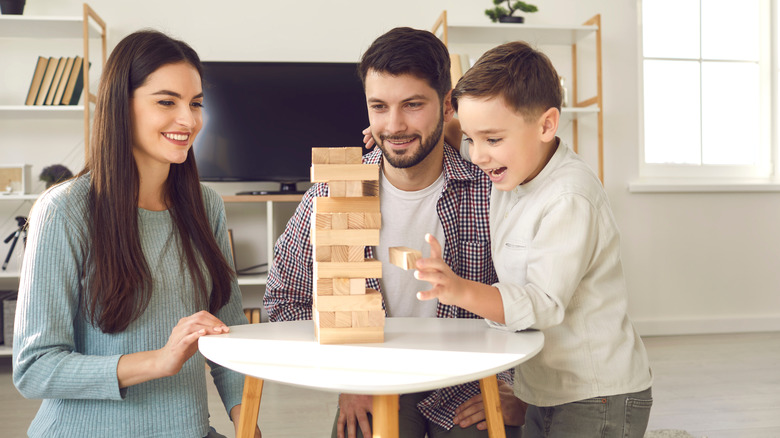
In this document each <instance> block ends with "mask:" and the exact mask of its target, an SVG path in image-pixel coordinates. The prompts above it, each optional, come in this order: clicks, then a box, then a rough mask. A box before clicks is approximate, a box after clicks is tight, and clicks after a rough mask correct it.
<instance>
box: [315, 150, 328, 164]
mask: <svg viewBox="0 0 780 438" xmlns="http://www.w3.org/2000/svg"><path fill="white" fill-rule="evenodd" d="M329 163H330V150H329V148H311V164H329Z"/></svg>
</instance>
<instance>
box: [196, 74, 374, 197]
mask: <svg viewBox="0 0 780 438" xmlns="http://www.w3.org/2000/svg"><path fill="white" fill-rule="evenodd" d="M203 64H204V72H203V94H204V99H203V100H204V107H203V120H204V125H203V129H202V130H201V132H200V134H199V135H198V137H197V138H196V139H195V143H194V152H195V159H196V161H197V164H198V172H199V173H200V179H201V180H203V181H262V182H278V183H280V184H281V190H280V191H279V192H262V193H280V192H283V193H292V192H295V190H296V187H295V183H296V182H301V181H309V168H310V166H311V148H312V147H345V146H362V145H363V141H362V139H363V135H362V133H361V131H362V130H363V129H364V128H366V127H367V126H368V113H367V109H366V99H365V94H364V92H363V85H362V84H361V82H360V78H359V77H358V74H357V64H355V63H322V62H311V63H308V62H216V61H206V62H204V63H203ZM364 152H365V151H364Z"/></svg>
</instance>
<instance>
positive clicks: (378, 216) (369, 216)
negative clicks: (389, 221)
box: [364, 212, 382, 230]
mask: <svg viewBox="0 0 780 438" xmlns="http://www.w3.org/2000/svg"><path fill="white" fill-rule="evenodd" d="M364 220H365V223H366V228H372V229H377V230H378V229H380V228H382V213H378V212H374V213H365V215H364Z"/></svg>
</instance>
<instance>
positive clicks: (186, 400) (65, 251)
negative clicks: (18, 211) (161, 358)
mask: <svg viewBox="0 0 780 438" xmlns="http://www.w3.org/2000/svg"><path fill="white" fill-rule="evenodd" d="M202 189H203V196H204V201H205V205H206V214H207V215H208V219H209V223H210V224H211V228H212V230H213V232H214V235H215V236H216V239H217V242H218V244H219V246H220V248H221V249H222V252H223V254H225V257H226V259H227V260H228V261H229V263H231V257H230V248H229V244H228V238H227V230H226V226H225V212H224V205H223V203H222V200H221V199H220V197H219V196H218V195H217V194H216V193H215V192H214V191H213V190H212V189H210V188H208V187H205V186H203V187H202ZM88 190H89V175H85V176H82V177H80V178H78V179H76V180H72V181H70V182H67V183H64V184H61V185H59V186H57V187H56V188H54V189H52V190H50V191H49V192H47V193H46V194H44V195H43V196H42V197H41V198H40V199H39V200H38V202H37V203H36V204H35V207H34V208H33V211H32V213H31V216H30V229H29V237H28V241H27V248H26V251H25V255H24V262H23V264H22V273H21V281H20V284H19V299H18V304H17V309H16V320H15V326H14V343H13V345H14V348H13V365H14V376H13V377H14V384H15V385H16V387H17V388H18V389H19V391H20V392H21V393H22V395H24V396H25V397H27V398H43V399H44V400H43V403H42V404H41V408H40V410H39V411H38V414H37V415H36V417H35V419H34V420H33V422H32V424H31V426H30V429H29V430H28V434H29V435H30V436H31V437H80V438H81V437H134V438H135V437H193V438H201V437H204V436H206V434H207V433H208V404H207V392H206V376H205V366H204V362H205V359H204V357H203V356H202V355H201V354H200V353H196V354H195V355H194V356H193V357H192V358H190V360H188V361H187V362H186V363H185V364H184V367H183V368H182V370H181V371H180V372H179V373H178V374H176V375H175V376H172V377H166V378H162V379H156V380H152V381H149V382H145V383H141V384H138V385H134V386H131V387H129V388H126V389H122V390H120V389H119V384H118V380H117V374H116V367H117V362H118V361H119V357H120V356H121V355H122V354H127V353H133V352H138V351H146V350H155V349H159V348H161V347H163V346H164V345H165V343H166V342H167V340H168V336H169V335H170V333H171V329H173V327H174V326H175V325H176V323H177V322H178V321H179V319H180V318H182V317H185V316H189V315H191V314H193V313H195V312H197V311H198V310H200V309H198V308H197V307H196V304H195V303H194V299H193V293H192V290H193V287H192V282H191V280H190V276H189V273H188V271H187V270H186V268H183V265H182V263H181V257H180V255H179V245H178V243H177V239H176V238H174V235H173V234H172V232H173V222H172V220H171V216H170V214H169V213H168V212H167V211H162V212H154V211H148V210H143V209H138V224H139V231H140V235H141V245H142V247H143V251H144V255H145V256H146V260H147V263H148V265H149V268H150V270H151V274H152V277H153V281H154V290H153V294H152V299H151V301H150V303H149V306H148V307H147V308H146V311H145V312H144V313H143V315H141V317H140V318H139V319H137V320H136V321H134V322H133V323H132V324H130V326H129V327H128V328H127V330H125V331H123V332H121V333H116V334H106V333H103V332H102V331H101V330H100V329H99V328H96V327H94V326H93V325H91V324H90V323H89V321H88V320H87V319H85V315H84V314H83V312H82V309H81V306H80V305H79V300H80V299H81V298H82V294H83V289H82V286H83V285H82V282H81V277H82V275H81V274H82V262H83V260H84V257H85V255H86V254H85V252H84V251H85V248H86V247H87V246H86V241H87V232H86V231H87V224H88V222H87V220H86V214H87V192H88ZM232 289H233V291H232V296H231V299H230V302H229V303H228V304H227V305H226V306H225V307H223V308H222V309H221V310H220V311H219V312H217V314H216V316H217V317H218V318H219V319H220V320H222V321H223V322H224V323H225V324H227V325H237V324H246V323H247V321H246V318H245V317H244V313H243V311H242V306H241V293H240V291H239V289H238V284H237V283H236V282H235V281H234V282H233V286H232ZM209 365H210V366H211V370H212V371H211V374H212V376H213V378H214V382H215V384H216V386H217V389H218V390H219V394H220V396H221V398H222V401H223V403H224V405H225V407H226V409H227V410H228V411H229V410H230V408H232V407H233V406H235V405H237V404H239V403H240V402H241V390H242V386H243V377H242V376H241V375H239V374H237V373H234V372H232V371H230V370H227V369H225V368H222V367H219V366H217V365H215V364H212V363H209Z"/></svg>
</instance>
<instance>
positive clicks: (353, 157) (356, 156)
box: [344, 148, 363, 164]
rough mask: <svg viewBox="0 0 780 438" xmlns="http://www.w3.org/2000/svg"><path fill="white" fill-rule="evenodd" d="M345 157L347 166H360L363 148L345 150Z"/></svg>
mask: <svg viewBox="0 0 780 438" xmlns="http://www.w3.org/2000/svg"><path fill="white" fill-rule="evenodd" d="M344 152H345V155H346V160H345V163H347V164H360V163H362V162H363V148H346V151H344Z"/></svg>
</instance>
